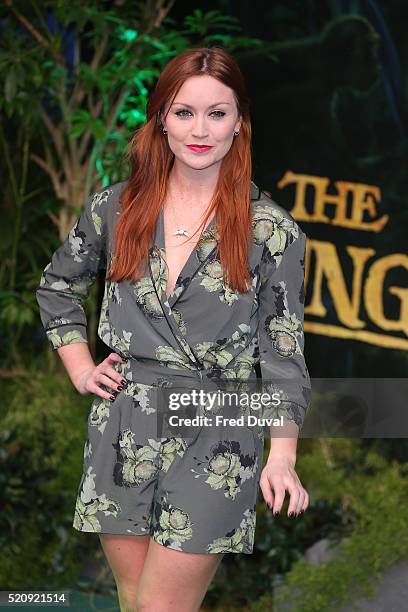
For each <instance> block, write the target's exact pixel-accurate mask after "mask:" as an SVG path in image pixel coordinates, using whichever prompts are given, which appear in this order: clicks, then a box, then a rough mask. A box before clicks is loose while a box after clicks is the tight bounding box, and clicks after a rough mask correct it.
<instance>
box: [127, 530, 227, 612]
mask: <svg viewBox="0 0 408 612" xmlns="http://www.w3.org/2000/svg"><path fill="white" fill-rule="evenodd" d="M223 556H224V554H223V553H219V554H214V553H212V554H200V553H187V552H181V551H178V550H174V549H172V548H168V547H166V546H163V545H161V544H158V543H157V542H155V541H154V540H153V539H151V540H150V545H149V549H148V552H147V555H146V559H145V562H144V567H143V571H142V574H141V576H140V580H139V584H138V589H137V596H136V608H135V610H136V611H137V612H139V611H140V612H142V611H143V612H172V611H176V612H198V610H200V604H201V602H202V601H203V599H204V596H205V594H206V592H207V589H208V587H209V585H210V583H211V580H212V579H213V577H214V575H215V573H216V570H217V568H218V565H219V564H220V562H221V560H222V558H223Z"/></svg>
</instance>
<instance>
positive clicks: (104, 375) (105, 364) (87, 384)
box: [74, 353, 128, 399]
mask: <svg viewBox="0 0 408 612" xmlns="http://www.w3.org/2000/svg"><path fill="white" fill-rule="evenodd" d="M122 361H123V360H122V357H121V356H120V355H118V354H117V353H110V355H108V356H107V357H106V359H104V360H103V361H101V363H99V364H98V365H97V366H94V367H91V368H87V369H86V370H84V371H83V372H81V374H80V375H79V376H78V378H77V379H76V380H75V382H74V385H75V387H76V389H77V391H79V393H80V394H81V395H87V394H88V393H93V394H95V395H99V397H102V398H104V399H115V396H116V395H117V393H119V391H121V390H122V389H123V388H124V386H125V385H126V384H127V382H128V381H127V380H126V378H124V377H123V376H122V374H120V373H119V372H117V371H116V370H115V369H114V367H113V366H114V364H115V363H121V362H122ZM100 385H104V386H106V387H109V388H110V389H112V390H113V394H112V392H107V391H104V390H103V389H102V388H101V387H100Z"/></svg>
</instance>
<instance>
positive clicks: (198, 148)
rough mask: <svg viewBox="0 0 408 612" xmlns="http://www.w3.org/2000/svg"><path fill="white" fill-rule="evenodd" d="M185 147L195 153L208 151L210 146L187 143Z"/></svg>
mask: <svg viewBox="0 0 408 612" xmlns="http://www.w3.org/2000/svg"><path fill="white" fill-rule="evenodd" d="M187 147H188V148H189V149H190V150H191V151H194V152H195V153H204V152H205V151H209V150H210V149H212V147H209V146H202V147H201V146H199V145H187Z"/></svg>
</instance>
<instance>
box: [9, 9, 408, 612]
mask: <svg viewBox="0 0 408 612" xmlns="http://www.w3.org/2000/svg"><path fill="white" fill-rule="evenodd" d="M407 22H408V7H407V5H406V3H405V2H404V1H402V0H365V1H363V0H361V1H359V0H299V1H296V0H286V1H282V2H279V1H268V0H252V1H249V0H237V1H232V0H230V1H228V0H218V1H206V2H204V1H201V2H199V1H195V2H182V1H181V0H167V1H166V0H156V1H153V0H152V1H143V2H138V1H135V0H116V1H113V0H111V1H108V0H87V2H85V3H84V2H80V1H79V0H70V2H67V1H62V0H41V1H39V0H7V1H5V2H4V3H2V6H1V7H0V83H1V86H0V110H1V123H0V181H1V199H0V207H1V224H0V462H1V470H0V502H1V513H0V550H1V555H0V589H3V590H4V589H19V590H23V589H26V590H30V589H31V590H34V589H37V590H38V589H41V590H47V589H48V590H49V589H69V590H70V592H71V609H77V610H99V609H100V610H112V611H114V610H119V607H118V603H117V597H116V590H115V587H114V581H113V578H112V575H111V573H110V570H109V568H108V567H107V565H106V562H105V560H104V558H103V555H102V552H101V550H100V545H99V538H98V537H97V536H96V535H95V534H86V533H78V532H75V531H74V530H73V529H72V518H73V511H74V501H75V495H76V489H77V487H78V484H79V480H80V477H81V474H82V453H83V444H84V440H85V436H86V421H87V417H88V411H89V407H90V396H88V397H86V396H85V397H82V396H80V395H79V394H78V393H77V392H76V391H75V389H74V388H73V386H72V384H71V383H70V381H69V379H68V376H67V374H66V372H65V370H64V369H63V366H62V364H61V362H60V360H59V357H58V354H57V353H56V352H53V351H51V349H50V348H49V346H48V344H47V341H46V338H45V334H44V331H43V328H42V325H41V322H40V318H39V313H38V308H37V303H36V300H35V289H36V287H37V286H38V284H39V280H40V276H41V272H42V270H43V268H44V267H45V265H46V264H47V263H48V262H49V261H50V258H51V255H52V253H53V252H54V251H55V249H56V248H57V247H58V245H59V244H60V242H61V241H62V240H64V239H65V238H66V236H67V234H68V232H69V230H70V229H71V227H72V226H73V225H74V223H75V221H76V219H77V217H78V215H79V214H80V212H81V209H82V206H83V204H84V201H85V199H86V197H87V195H89V194H90V193H91V192H92V191H94V190H96V189H99V188H100V187H102V186H105V185H109V184H112V183H115V182H117V181H120V180H124V179H125V178H127V176H128V172H129V170H128V168H127V167H126V164H125V163H124V161H123V152H124V148H125V146H126V143H127V142H128V141H129V139H130V137H131V134H132V132H133V130H134V129H135V128H137V127H138V126H140V125H141V124H143V122H144V120H145V106H146V100H147V96H148V94H149V91H150V89H151V88H152V87H153V86H154V83H155V80H156V79H157V77H158V76H159V74H160V71H161V69H162V68H163V67H164V65H165V64H166V63H167V62H168V61H169V59H170V58H171V57H173V56H174V55H177V54H178V53H180V52H181V51H183V50H184V49H187V48H189V47H192V46H204V45H221V46H223V47H225V48H226V49H227V50H228V51H230V52H231V53H233V54H234V56H235V57H236V58H237V60H238V61H239V64H240V66H241V68H242V71H243V73H244V76H245V78H246V82H247V87H248V94H249V96H250V98H251V101H252V111H251V112H252V126H253V164H254V168H253V170H254V173H253V180H254V181H255V182H256V184H257V185H258V186H259V187H260V188H261V189H262V190H264V191H265V192H266V193H268V194H269V195H270V196H271V197H272V198H273V199H274V200H275V201H276V202H277V203H279V204H280V205H282V206H284V207H285V208H286V209H287V210H288V211H290V212H291V214H292V215H293V217H294V218H295V219H296V220H297V221H298V222H299V224H300V226H301V227H302V229H303V230H304V231H305V232H306V234H307V237H308V244H307V257H306V283H305V288H306V302H305V347H306V348H305V356H306V361H307V364H308V368H309V372H310V375H311V377H312V378H313V377H323V378H324V377H337V378H357V377H361V378H374V379H376V378H406V377H407V366H408V338H407V336H408V275H407V270H408V254H407V229H408V206H407V203H406V193H407V192H408V184H407V183H408V173H407V172H406V168H407V164H408V138H407V131H408V115H407V101H408V47H407V45H406V44H405V40H406V30H407ZM103 283H104V279H103V277H102V278H99V279H98V281H97V282H96V283H95V285H94V286H93V287H92V290H91V292H90V295H89V297H88V299H87V302H86V309H87V314H88V323H89V327H88V334H89V338H90V348H91V351H92V353H93V355H94V358H95V360H96V361H97V362H99V361H100V360H102V359H103V358H105V357H106V356H107V354H108V350H107V347H106V346H105V345H104V344H103V343H102V341H101V340H100V339H99V338H98V337H97V333H96V330H97V323H98V318H99V309H100V304H101V299H102V294H103ZM319 408H321V409H322V410H324V403H320V404H319ZM267 450H268V449H267V448H265V453H267ZM407 467H408V444H407V439H406V438H404V437H399V438H365V439H360V438H356V437H354V438H345V437H316V438H304V439H303V438H302V439H300V440H299V442H298V460H297V465H296V470H297V473H298V475H299V477H300V479H301V481H302V484H303V486H304V487H305V488H306V489H307V490H308V492H309V495H310V506H309V508H308V510H307V512H306V513H305V515H303V516H302V515H301V517H300V518H298V519H296V518H287V517H286V509H287V500H286V501H285V504H284V507H283V511H282V512H281V514H280V515H278V516H277V517H273V516H272V513H271V512H270V511H269V510H268V508H267V507H266V505H265V504H264V502H263V501H262V499H261V498H262V495H261V493H260V501H259V504H258V512H257V531H256V541H255V549H254V554H253V555H251V556H249V555H226V556H225V558H224V561H223V563H222V565H221V566H220V568H219V570H218V572H217V575H216V577H215V579H214V581H213V584H212V585H211V587H210V589H209V591H208V593H207V595H206V597H205V600H204V603H203V608H202V609H203V610H216V611H218V612H222V611H227V610H244V611H245V610H248V611H249V610H250V611H263V610H295V611H302V612H308V611H325V610H343V611H346V610H349V609H350V610H351V606H352V604H353V603H355V602H359V605H360V606H362V607H360V608H359V609H366V610H374V609H375V610H377V611H380V610H390V609H396V610H404V609H406V598H407V596H408V592H407V589H408V586H407V585H408V487H407ZM369 597H371V598H372V599H371V600H368V599H367V598H369ZM364 606H366V607H364ZM393 606H394V607H393Z"/></svg>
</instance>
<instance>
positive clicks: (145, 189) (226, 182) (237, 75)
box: [107, 47, 252, 293]
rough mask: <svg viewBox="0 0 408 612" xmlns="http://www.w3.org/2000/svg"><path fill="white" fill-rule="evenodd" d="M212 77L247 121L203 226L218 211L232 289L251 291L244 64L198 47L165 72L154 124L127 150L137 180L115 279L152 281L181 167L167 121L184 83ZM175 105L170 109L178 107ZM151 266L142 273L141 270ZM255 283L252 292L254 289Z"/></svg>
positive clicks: (132, 180)
mask: <svg viewBox="0 0 408 612" xmlns="http://www.w3.org/2000/svg"><path fill="white" fill-rule="evenodd" d="M203 74H206V75H210V76H212V77H214V78H216V79H218V80H219V81H221V82H222V83H223V84H224V85H226V86H227V87H230V88H231V89H232V90H233V93H234V97H235V101H236V105H237V109H238V113H239V115H240V118H241V121H242V123H241V127H240V132H239V136H237V137H234V139H233V142H232V145H231V148H230V150H229V151H228V153H227V154H226V155H225V157H224V158H223V159H222V161H221V165H220V172H219V176H218V181H217V185H216V188H215V190H214V194H213V197H212V200H211V202H210V205H209V208H208V212H207V214H206V216H205V219H204V220H203V224H202V227H205V226H206V224H207V221H208V219H209V217H210V215H211V213H212V212H213V210H215V219H214V226H216V229H217V230H218V234H219V240H218V242H217V252H218V255H219V258H220V262H221V266H222V269H223V270H224V282H225V283H226V284H227V285H229V287H231V289H234V290H236V291H239V292H243V293H245V292H247V291H248V289H249V287H250V283H251V277H250V273H249V270H248V248H249V241H250V239H251V236H252V221H251V195H250V193H251V175H252V159H251V122H250V115H249V104H250V102H249V98H248V97H247V94H246V90H245V82H244V78H243V75H242V72H241V70H240V68H239V66H238V63H237V61H236V60H235V59H234V58H233V57H232V56H231V55H230V54H229V53H228V52H227V51H225V50H224V49H222V48H220V47H199V48H192V49H188V50H187V51H184V52H183V53H180V54H179V55H177V56H176V57H174V58H173V59H172V60H170V62H169V63H168V64H167V65H166V66H165V67H164V69H163V71H162V72H161V74H160V77H159V79H158V81H157V83H156V86H155V89H154V91H153V92H152V93H151V94H150V96H149V99H148V103H147V108H146V123H145V124H144V125H143V126H142V127H140V128H138V129H137V130H136V131H135V133H134V135H133V137H132V139H131V141H130V142H129V145H128V148H127V153H126V154H127V157H128V159H129V162H130V167H131V173H130V177H129V180H128V183H127V185H126V187H125V188H124V190H123V192H122V196H121V214H120V216H119V220H118V222H117V225H116V234H115V253H114V257H113V261H112V263H111V266H110V269H109V273H108V276H107V278H108V279H109V280H112V281H117V282H119V281H121V280H124V279H125V278H129V279H130V280H131V281H132V282H136V281H137V280H139V279H140V277H141V276H142V275H143V274H144V272H145V270H146V267H145V266H146V263H147V259H146V257H147V253H148V249H149V247H150V246H151V245H152V243H153V236H154V228H155V224H156V221H157V218H158V215H159V213H160V208H161V206H162V203H163V201H164V199H165V197H166V192H167V185H168V177H169V172H170V170H171V168H172V165H173V162H174V154H173V152H172V151H171V149H170V147H169V145H168V143H167V139H166V138H165V137H164V135H163V132H162V125H161V120H160V115H161V114H162V115H163V114H164V108H165V106H166V104H167V103H168V102H169V100H170V99H171V103H172V102H173V100H174V98H175V96H176V95H177V93H178V91H179V89H180V88H181V86H182V85H183V83H184V82H185V81H186V80H187V79H188V78H190V77H192V76H200V75H203ZM171 103H170V104H169V108H170V106H171ZM142 263H144V270H143V272H142V270H141V266H142ZM248 283H249V285H248Z"/></svg>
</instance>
